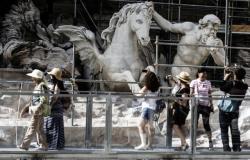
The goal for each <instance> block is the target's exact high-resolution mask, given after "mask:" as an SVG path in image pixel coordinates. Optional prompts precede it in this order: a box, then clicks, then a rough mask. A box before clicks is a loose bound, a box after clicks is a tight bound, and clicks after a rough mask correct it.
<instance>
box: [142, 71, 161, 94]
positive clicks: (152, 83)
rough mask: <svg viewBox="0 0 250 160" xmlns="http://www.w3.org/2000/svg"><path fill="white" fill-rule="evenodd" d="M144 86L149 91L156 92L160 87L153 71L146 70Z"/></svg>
mask: <svg viewBox="0 0 250 160" xmlns="http://www.w3.org/2000/svg"><path fill="white" fill-rule="evenodd" d="M145 86H146V87H147V89H148V90H150V91H151V92H156V91H157V90H158V89H159V87H160V82H159V80H158V78H157V76H156V75H155V73H154V72H148V73H147V74H146V76H145Z"/></svg>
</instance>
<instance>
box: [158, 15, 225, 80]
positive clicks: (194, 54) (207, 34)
mask: <svg viewBox="0 0 250 160" xmlns="http://www.w3.org/2000/svg"><path fill="white" fill-rule="evenodd" d="M153 18H154V19H155V21H156V22H157V23H158V25H159V26H160V27H161V28H162V29H164V30H165V31H166V32H168V31H170V32H174V33H180V34H183V36H182V37H181V40H180V42H179V44H180V45H178V47H177V53H176V55H175V57H174V61H173V64H175V65H201V64H202V63H204V62H205V61H206V59H207V58H208V56H209V55H212V57H213V59H214V62H215V63H216V64H217V65H220V66H224V65H225V51H224V48H216V47H202V46H198V45H210V46H223V42H222V41H221V40H220V39H219V38H217V37H216V33H217V32H218V29H219V25H220V24H221V21H220V19H219V18H218V17H217V16H215V15H213V14H208V15H206V16H204V17H203V18H202V19H201V20H200V21H199V24H198V25H197V24H194V23H192V22H184V23H174V24H173V23H171V22H169V21H168V20H166V19H164V18H163V17H162V16H161V15H159V14H158V13H157V12H156V11H154V13H153ZM183 44H184V45H183ZM185 44H187V45H186V46H185ZM226 64H228V59H226ZM181 71H186V72H188V73H190V75H191V77H192V78H195V74H196V72H197V68H191V67H173V68H172V70H171V72H172V74H173V75H174V76H176V75H178V74H179V73H180V72H181Z"/></svg>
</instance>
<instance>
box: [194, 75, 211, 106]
mask: <svg viewBox="0 0 250 160" xmlns="http://www.w3.org/2000/svg"><path fill="white" fill-rule="evenodd" d="M190 88H193V89H194V95H195V97H199V98H198V104H200V105H203V106H209V104H210V100H209V99H208V97H209V91H211V89H212V86H211V82H210V81H208V80H204V81H201V80H199V79H195V80H192V82H191V83H190Z"/></svg>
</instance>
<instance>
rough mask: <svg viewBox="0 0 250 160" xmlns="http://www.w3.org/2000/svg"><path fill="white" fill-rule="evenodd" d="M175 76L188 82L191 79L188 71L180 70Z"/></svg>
mask: <svg viewBox="0 0 250 160" xmlns="http://www.w3.org/2000/svg"><path fill="white" fill-rule="evenodd" d="M176 78H178V79H180V80H182V81H183V82H186V83H189V82H190V81H191V78H190V75H189V73H188V72H181V73H180V74H178V75H177V76H176Z"/></svg>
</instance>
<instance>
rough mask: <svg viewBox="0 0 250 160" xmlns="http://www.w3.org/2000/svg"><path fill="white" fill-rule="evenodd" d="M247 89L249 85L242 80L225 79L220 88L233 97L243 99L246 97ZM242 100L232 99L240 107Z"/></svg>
mask: <svg viewBox="0 0 250 160" xmlns="http://www.w3.org/2000/svg"><path fill="white" fill-rule="evenodd" d="M247 89H248V85H247V84H246V83H244V82H242V81H223V82H222V84H221V87H220V90H221V91H224V92H225V93H229V94H230V97H231V98H242V100H243V98H244V97H245V94H246V91H247ZM242 100H232V101H234V103H236V104H237V105H238V106H237V107H238V109H239V106H240V105H241V103H242Z"/></svg>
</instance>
